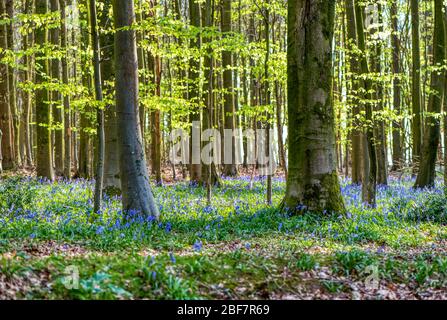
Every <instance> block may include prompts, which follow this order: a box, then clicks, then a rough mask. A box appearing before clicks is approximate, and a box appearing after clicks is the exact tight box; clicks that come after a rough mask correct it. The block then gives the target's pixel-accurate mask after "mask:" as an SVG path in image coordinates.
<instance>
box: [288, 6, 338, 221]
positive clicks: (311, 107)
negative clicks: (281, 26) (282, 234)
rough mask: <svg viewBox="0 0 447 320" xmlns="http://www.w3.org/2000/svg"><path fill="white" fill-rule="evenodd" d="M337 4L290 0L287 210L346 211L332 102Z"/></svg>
mask: <svg viewBox="0 0 447 320" xmlns="http://www.w3.org/2000/svg"><path fill="white" fill-rule="evenodd" d="M334 18H335V2H334V1H327V0H289V1H288V50H287V62H288V63H287V64H288V65H287V75H288V116H289V125H288V130H289V139H288V143H289V171H288V177H287V188H286V196H285V199H284V201H283V204H282V206H283V207H284V208H285V209H288V210H291V211H292V212H296V213H299V212H302V211H306V210H309V211H315V212H322V213H324V212H326V211H328V212H344V211H345V207H344V202H343V198H342V195H341V191H340V185H339V181H338V177H337V165H336V153H335V120H334V107H333V99H332V81H333V74H332V42H333V36H334Z"/></svg>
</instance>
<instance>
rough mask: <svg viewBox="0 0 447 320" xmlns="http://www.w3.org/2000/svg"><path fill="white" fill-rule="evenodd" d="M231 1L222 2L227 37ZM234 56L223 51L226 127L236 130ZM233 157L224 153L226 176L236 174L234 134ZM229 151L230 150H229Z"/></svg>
mask: <svg viewBox="0 0 447 320" xmlns="http://www.w3.org/2000/svg"><path fill="white" fill-rule="evenodd" d="M231 1H232V0H223V1H222V3H223V5H222V33H223V37H226V36H227V34H228V33H230V32H231V31H232V27H231V10H232V9H231V7H232V6H231ZM232 67H233V57H232V54H231V51H230V50H228V49H226V50H223V52H222V68H223V69H224V72H223V88H224V113H225V115H224V129H231V130H234V129H235V127H236V123H235V114H234V111H235V109H234V91H233V71H232V70H231V68H232ZM231 141H232V143H231V157H229V156H228V155H225V154H224V159H226V161H225V165H224V173H225V175H226V176H236V175H237V166H236V139H235V137H234V135H232V139H231ZM222 145H223V144H222ZM228 151H229V150H228Z"/></svg>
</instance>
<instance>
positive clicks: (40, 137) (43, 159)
mask: <svg viewBox="0 0 447 320" xmlns="http://www.w3.org/2000/svg"><path fill="white" fill-rule="evenodd" d="M47 12H48V0H36V14H41V15H45V14H46V13H47ZM35 33H36V43H38V44H40V45H43V44H45V43H46V42H47V41H48V31H47V29H46V25H43V26H39V27H37V28H36V29H35ZM36 56H37V57H36V60H37V59H38V58H39V57H40V58H44V57H45V54H44V53H43V52H38V53H36ZM39 63H40V64H41V65H42V67H41V70H40V71H39V72H37V73H36V84H37V85H39V84H41V83H44V82H45V81H46V75H47V74H48V61H47V60H46V59H42V60H40V61H39ZM35 99H36V122H37V129H36V134H37V152H36V170H37V176H38V177H45V178H47V179H50V180H53V179H54V171H53V163H52V156H51V153H52V152H51V137H50V130H49V125H50V106H49V105H48V101H49V94H48V90H47V89H46V88H38V89H37V90H36V95H35Z"/></svg>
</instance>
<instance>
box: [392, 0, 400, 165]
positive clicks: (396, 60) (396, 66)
mask: <svg viewBox="0 0 447 320" xmlns="http://www.w3.org/2000/svg"><path fill="white" fill-rule="evenodd" d="M397 4H398V0H393V1H392V2H391V10H390V13H391V29H392V32H393V33H392V35H391V43H392V46H393V52H392V55H393V74H394V77H393V110H394V113H395V114H396V116H398V117H399V116H400V113H401V94H402V93H401V83H400V76H401V74H400V73H401V70H400V50H401V48H400V44H399V30H398V20H399V18H398V6H397ZM400 135H401V124H400V121H399V120H394V121H393V167H392V169H391V170H392V171H396V170H399V169H400V167H401V162H402V143H401V138H400Z"/></svg>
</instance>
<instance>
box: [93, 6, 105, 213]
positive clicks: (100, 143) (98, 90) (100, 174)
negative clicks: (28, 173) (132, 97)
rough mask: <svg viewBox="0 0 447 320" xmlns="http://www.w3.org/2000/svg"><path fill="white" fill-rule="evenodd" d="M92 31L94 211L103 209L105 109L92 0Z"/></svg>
mask: <svg viewBox="0 0 447 320" xmlns="http://www.w3.org/2000/svg"><path fill="white" fill-rule="evenodd" d="M90 30H91V31H90V32H91V34H92V41H93V43H92V47H93V74H94V83H95V99H96V101H97V102H98V105H97V106H96V108H97V112H96V121H97V125H96V131H97V159H96V172H95V180H96V181H95V199H94V200H95V201H94V208H93V212H95V213H96V212H98V211H99V210H100V209H101V201H102V189H103V178H104V149H105V146H104V140H105V138H104V110H103V107H102V105H101V104H102V100H103V95H102V83H101V66H100V43H99V32H98V23H97V18H96V1H95V0H90Z"/></svg>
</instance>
